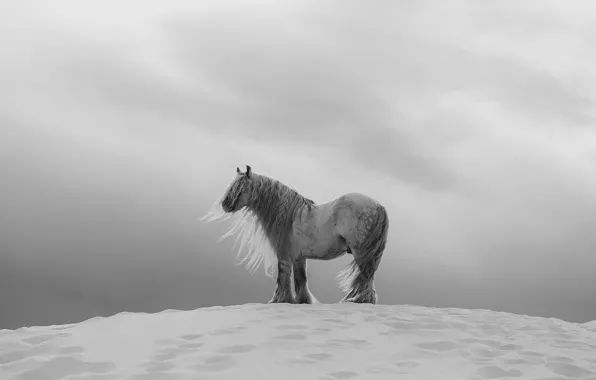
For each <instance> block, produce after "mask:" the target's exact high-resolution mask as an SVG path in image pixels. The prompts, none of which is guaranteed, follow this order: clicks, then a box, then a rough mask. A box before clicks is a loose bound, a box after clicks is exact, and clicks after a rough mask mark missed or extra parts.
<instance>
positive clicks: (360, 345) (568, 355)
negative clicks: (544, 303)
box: [0, 304, 596, 380]
mask: <svg viewBox="0 0 596 380" xmlns="http://www.w3.org/2000/svg"><path fill="white" fill-rule="evenodd" d="M497 378H500V379H503V378H506V379H560V380H563V379H591V380H596V322H591V323H587V324H576V323H569V322H564V321H561V320H556V319H545V318H537V317H528V316H520V315H514V314H508V313H499V312H493V311H488V310H463V309H434V308H425V307H416V306H387V305H376V306H373V305H355V304H329V305H322V304H320V305H283V304H276V305H268V304H265V305H263V304H246V305H240V306H229V307H210V308H203V309H198V310H194V311H174V310H167V311H164V312H161V313H157V314H143V313H120V314H117V315H115V316H112V317H109V318H92V319H90V320H87V321H85V322H81V323H78V324H71V325H63V326H48V327H31V328H21V329H18V330H14V331H13V330H1V331H0V379H14V380H34V379H35V380H37V379H39V380H55V379H68V380H83V379H87V380H108V379H138V380H141V379H143V380H149V379H165V380H177V379H189V380H191V379H193V380H200V379H284V380H285V379H288V380H289V379H300V380H304V379H330V380H341V379H371V380H375V379H442V380H447V379H497Z"/></svg>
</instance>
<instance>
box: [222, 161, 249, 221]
mask: <svg viewBox="0 0 596 380" xmlns="http://www.w3.org/2000/svg"><path fill="white" fill-rule="evenodd" d="M251 193H252V170H251V168H250V166H248V165H246V172H244V173H243V172H242V171H240V168H236V178H234V182H232V184H231V185H230V187H229V188H228V191H227V192H226V194H225V196H224V198H223V201H222V202H221V206H222V208H223V210H224V211H225V212H236V211H239V210H241V209H242V208H244V207H246V206H248V205H249V203H250V202H251Z"/></svg>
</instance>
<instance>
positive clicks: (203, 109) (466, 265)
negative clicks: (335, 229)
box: [0, 0, 596, 328]
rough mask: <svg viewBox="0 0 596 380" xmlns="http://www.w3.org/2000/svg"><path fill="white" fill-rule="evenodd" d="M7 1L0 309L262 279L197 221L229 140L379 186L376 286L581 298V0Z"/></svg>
mask: <svg viewBox="0 0 596 380" xmlns="http://www.w3.org/2000/svg"><path fill="white" fill-rule="evenodd" d="M13 3H14V4H10V5H3V6H2V7H3V8H4V9H3V10H2V11H0V45H1V46H2V47H3V53H2V60H0V174H1V178H2V186H1V187H0V205H1V206H2V210H3V211H2V214H1V216H0V305H2V308H1V310H0V328H17V327H20V326H26V325H43V324H54V323H68V322H76V321H80V320H83V319H86V318H90V317H93V316H96V315H110V314H113V313H116V312H119V311H124V310H127V311H146V312H155V311H160V310H163V309H192V308H196V307H200V306H208V305H228V304H238V303H246V302H266V301H267V300H268V299H269V298H270V297H271V294H272V292H273V290H274V284H273V282H272V281H271V279H269V278H267V277H265V275H264V273H263V271H262V268H261V269H260V270H259V271H257V272H256V273H255V274H254V275H249V274H248V273H247V272H246V271H245V270H244V269H243V268H242V267H237V266H235V265H234V262H235V252H234V251H232V241H225V242H222V243H219V244H217V243H216V240H217V238H218V237H219V235H220V234H221V233H222V232H223V231H224V230H225V227H226V226H225V225H205V224H202V223H201V222H199V221H198V218H199V217H201V216H202V215H204V213H205V212H206V211H207V209H208V208H209V206H210V205H211V203H212V202H213V201H214V199H215V198H217V197H218V196H219V195H221V191H223V190H224V189H225V187H226V185H227V184H228V183H229V181H231V180H232V179H233V176H234V174H235V169H236V166H241V167H242V166H243V165H246V164H249V165H251V166H252V168H253V170H254V171H255V172H258V173H261V174H265V175H269V176H271V177H274V178H276V179H279V180H281V181H283V182H285V183H287V184H288V185H291V186H293V187H294V188H296V189H297V190H298V191H299V192H301V193H302V194H304V195H306V196H308V197H310V198H312V199H314V200H315V201H317V202H324V201H328V200H330V199H332V198H334V197H337V196H339V195H341V194H342V193H346V192H352V191H361V192H364V193H367V194H369V195H371V196H373V197H375V198H376V199H378V200H379V201H381V202H382V203H383V204H385V205H386V207H387V208H388V210H389V213H390V218H391V230H390V237H389V244H388V247H387V251H386V253H385V255H384V258H383V261H382V264H381V268H380V269H379V272H378V276H377V288H378V290H379V295H380V300H381V302H382V303H389V304H395V303H412V304H421V305H428V306H437V307H465V308H491V309H497V310H502V311H511V312H516V313H524V314H533V315H542V316H548V317H551V316H552V317H559V318H563V319H567V320H572V321H587V320H593V319H596V303H595V302H594V299H595V297H596V291H595V290H594V289H596V258H595V257H596V256H595V255H594V247H595V246H596V235H594V233H593V231H594V226H595V225H596V196H595V194H596V153H595V152H596V129H595V127H594V122H595V120H596V119H595V116H596V115H595V112H594V109H595V107H594V105H595V104H594V100H595V99H596V96H595V95H596V94H595V93H594V92H595V91H596V90H594V89H596V71H595V69H594V67H596V62H595V60H594V57H595V56H596V51H595V49H594V46H596V37H595V36H596V22H595V21H596V20H594V18H595V17H594V16H593V15H594V14H595V13H594V12H593V11H594V9H591V8H590V7H592V8H593V7H594V5H593V4H591V3H590V2H587V1H586V2H574V3H572V4H570V3H562V2H555V1H543V2H540V5H539V6H538V5H537V4H534V3H532V2H520V1H501V2H498V3H490V4H489V3H482V4H480V3H478V2H474V1H473V0H465V1H464V0H461V1H454V2H449V3H447V2H442V1H440V0H434V1H405V2H389V1H386V2H385V1H383V2H377V3H375V6H374V7H373V6H372V5H370V4H369V5H368V6H365V5H364V4H363V3H360V2H356V1H343V0H342V1H341V2H340V1H337V0H336V1H327V2H316V3H315V2H314V1H310V2H307V1H301V2H279V1H275V2H274V1H261V2H255V3H253V4H252V5H251V6H248V5H246V4H245V3H242V2H234V1H228V0H226V1H221V0H218V1H212V2H208V1H204V2H203V1H202V2H200V5H197V2H192V1H183V0H178V1H171V2H167V4H166V3H165V2H158V1H119V2H116V1H104V2H94V3H93V4H91V3H90V2H85V3H82V2H77V1H75V0H68V1H60V2H53V3H52V5H51V7H50V5H49V3H47V2H41V1H19V2H13ZM348 260H349V258H348V257H344V258H341V259H337V260H333V261H330V262H309V281H310V284H311V285H310V286H311V289H312V291H313V293H314V294H315V296H316V297H317V298H319V299H320V300H321V301H323V302H336V301H337V300H339V299H340V298H341V294H340V291H339V289H338V288H337V286H336V281H335V279H334V277H335V275H336V273H337V271H338V270H339V269H341V268H342V267H343V266H344V265H346V264H347V263H348Z"/></svg>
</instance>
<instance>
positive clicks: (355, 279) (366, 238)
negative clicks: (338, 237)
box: [339, 206, 389, 304]
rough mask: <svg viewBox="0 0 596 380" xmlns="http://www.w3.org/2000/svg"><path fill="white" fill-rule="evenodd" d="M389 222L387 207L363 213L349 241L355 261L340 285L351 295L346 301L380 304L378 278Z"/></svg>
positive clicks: (341, 278) (345, 271)
mask: <svg viewBox="0 0 596 380" xmlns="http://www.w3.org/2000/svg"><path fill="white" fill-rule="evenodd" d="M388 228H389V221H388V218H387V212H386V211H385V208H384V207H382V206H380V207H378V208H377V210H375V211H374V212H371V211H368V212H364V213H362V215H361V217H360V224H359V225H358V226H357V228H356V229H355V232H354V233H353V234H351V235H350V236H348V237H347V238H346V241H347V242H348V245H349V246H350V250H351V251H352V256H353V257H354V260H353V261H352V262H351V263H350V265H349V267H348V268H346V269H345V270H344V271H343V272H342V273H341V274H340V275H339V279H340V286H341V287H342V289H343V290H344V291H346V292H347V294H346V296H345V297H344V298H343V299H342V302H356V303H372V304H375V303H377V300H378V298H377V292H376V291H375V286H374V275H375V272H376V271H377V268H378V267H379V263H380V261H381V257H382V256H383V251H384V250H385V244H386V242H387V231H388ZM363 231H364V232H363Z"/></svg>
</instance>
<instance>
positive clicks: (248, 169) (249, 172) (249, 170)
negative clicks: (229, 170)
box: [246, 165, 252, 178]
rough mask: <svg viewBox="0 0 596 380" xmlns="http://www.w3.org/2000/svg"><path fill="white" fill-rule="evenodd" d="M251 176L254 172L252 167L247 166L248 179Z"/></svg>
mask: <svg viewBox="0 0 596 380" xmlns="http://www.w3.org/2000/svg"><path fill="white" fill-rule="evenodd" d="M251 174H252V170H251V168H250V166H248V165H246V176H247V177H248V178H250V176H251Z"/></svg>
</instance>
